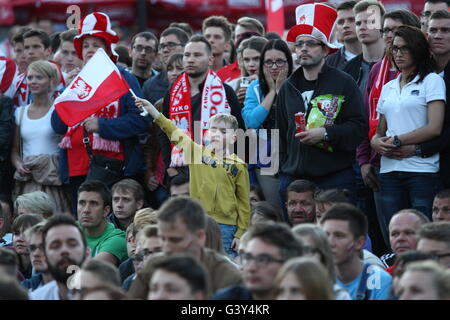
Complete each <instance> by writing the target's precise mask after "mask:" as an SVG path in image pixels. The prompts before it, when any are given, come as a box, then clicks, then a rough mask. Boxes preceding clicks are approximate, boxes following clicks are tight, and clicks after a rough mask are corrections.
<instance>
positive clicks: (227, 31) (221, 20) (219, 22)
mask: <svg viewBox="0 0 450 320" xmlns="http://www.w3.org/2000/svg"><path fill="white" fill-rule="evenodd" d="M210 27H216V28H220V29H222V31H223V36H224V38H225V41H230V39H231V26H230V22H228V19H227V18H225V17H224V16H210V17H208V18H206V19H205V20H203V25H202V31H203V33H205V30H206V29H207V28H210Z"/></svg>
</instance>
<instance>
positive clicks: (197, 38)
mask: <svg viewBox="0 0 450 320" xmlns="http://www.w3.org/2000/svg"><path fill="white" fill-rule="evenodd" d="M190 42H201V43H203V44H204V45H205V46H206V53H207V55H208V56H210V55H211V54H212V47H211V44H210V43H209V42H208V40H206V38H205V37H204V36H202V35H199V34H194V35H193V36H192V37H191V38H190V39H189V41H188V43H190Z"/></svg>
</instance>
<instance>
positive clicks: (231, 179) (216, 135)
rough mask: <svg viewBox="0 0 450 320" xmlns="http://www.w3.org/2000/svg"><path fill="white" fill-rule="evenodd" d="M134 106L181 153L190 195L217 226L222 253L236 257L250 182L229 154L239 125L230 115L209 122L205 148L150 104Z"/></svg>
mask: <svg viewBox="0 0 450 320" xmlns="http://www.w3.org/2000/svg"><path fill="white" fill-rule="evenodd" d="M135 100H136V106H137V107H138V108H141V109H145V110H147V112H148V113H149V114H150V115H151V116H152V117H153V119H154V122H155V123H156V124H157V125H158V126H160V127H161V129H162V130H163V131H164V133H165V134H166V135H167V136H168V137H169V139H170V141H171V142H172V143H173V144H174V145H176V146H177V147H178V148H179V149H182V150H183V151H184V156H185V161H186V163H188V164H189V193H190V196H191V197H192V198H194V199H198V200H199V201H200V203H201V204H202V205H203V207H204V209H205V210H206V212H207V213H208V215H210V216H211V217H212V218H213V219H214V220H216V221H217V223H218V224H219V226H220V230H221V233H222V241H223V244H224V249H225V252H226V253H227V254H228V255H229V256H231V257H235V256H236V255H237V253H236V252H237V249H238V247H239V238H240V237H241V236H242V234H243V233H244V232H245V231H246V230H247V228H248V226H249V223H250V201H249V193H250V182H249V176H248V170H247V165H246V164H245V162H243V161H242V160H241V159H239V158H238V156H237V155H236V154H234V153H232V151H231V150H233V145H234V143H235V142H236V130H237V128H238V122H237V120H236V118H235V117H234V116H232V115H229V114H224V113H220V114H216V115H215V116H213V117H211V118H210V119H209V122H208V125H209V129H208V132H207V138H208V140H209V141H210V143H209V145H208V146H206V147H205V146H200V145H198V144H196V143H195V142H193V141H192V139H191V138H190V137H189V136H187V135H186V134H185V133H184V132H183V131H181V130H180V129H178V128H177V127H176V126H175V125H174V124H173V123H172V121H170V120H169V119H167V118H166V117H165V116H164V115H163V114H162V113H160V112H159V111H158V110H157V109H156V108H155V107H154V106H153V105H152V104H151V103H150V102H149V101H147V100H145V99H141V98H137V97H136V98H135Z"/></svg>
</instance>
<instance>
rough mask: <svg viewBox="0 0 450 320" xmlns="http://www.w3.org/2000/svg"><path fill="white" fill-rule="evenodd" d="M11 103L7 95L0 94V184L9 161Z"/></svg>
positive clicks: (11, 129)
mask: <svg viewBox="0 0 450 320" xmlns="http://www.w3.org/2000/svg"><path fill="white" fill-rule="evenodd" d="M13 117H14V116H13V104H12V100H11V99H10V98H8V97H7V96H4V95H0V184H1V183H2V181H1V180H2V176H3V172H4V170H5V168H6V164H7V162H8V161H9V152H10V148H11V142H12V136H13V125H14V120H13Z"/></svg>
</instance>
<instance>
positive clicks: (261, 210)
mask: <svg viewBox="0 0 450 320" xmlns="http://www.w3.org/2000/svg"><path fill="white" fill-rule="evenodd" d="M255 214H259V215H261V216H263V217H264V218H265V219H267V220H270V221H273V222H283V220H282V219H281V213H280V210H278V208H277V207H275V206H274V205H273V204H271V203H270V202H268V201H259V202H257V203H256V204H255V205H254V206H253V208H252V210H251V216H252V217H253V216H254V215H255Z"/></svg>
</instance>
